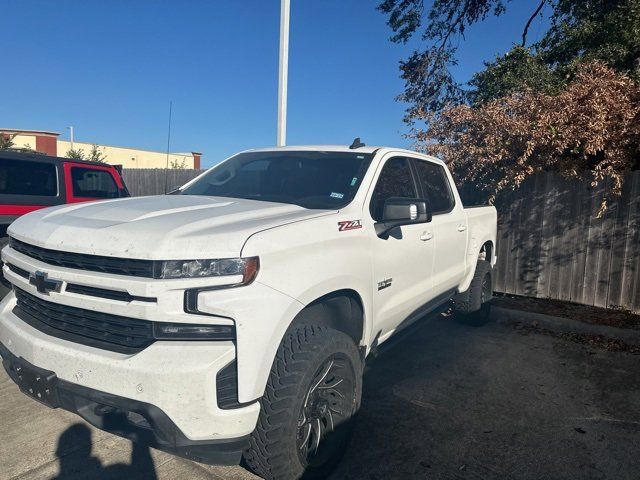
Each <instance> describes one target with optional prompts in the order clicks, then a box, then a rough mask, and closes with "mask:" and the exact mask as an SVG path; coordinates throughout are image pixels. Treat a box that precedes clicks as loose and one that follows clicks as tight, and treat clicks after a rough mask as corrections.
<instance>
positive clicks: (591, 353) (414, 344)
mask: <svg viewBox="0 0 640 480" xmlns="http://www.w3.org/2000/svg"><path fill="white" fill-rule="evenodd" d="M493 320H494V321H491V322H489V323H487V324H485V325H483V326H480V327H473V326H470V325H465V324H462V323H459V322H457V321H456V320H454V319H452V318H447V317H442V316H441V317H435V318H431V319H426V320H424V321H422V322H420V323H419V324H418V325H417V326H413V327H411V328H410V329H408V330H407V331H406V333H404V334H401V335H400V338H398V339H395V340H393V343H392V344H391V345H390V346H388V347H385V348H384V349H383V351H382V352H381V353H380V355H379V356H378V358H376V359H375V360H373V361H371V362H370V363H369V364H368V366H367V369H366V372H365V381H364V396H363V402H362V408H361V411H360V414H359V418H358V421H357V426H356V429H355V432H354V437H353V440H352V442H351V444H350V445H349V448H348V449H347V451H346V453H345V457H344V460H343V461H342V462H341V464H340V465H339V467H338V469H337V470H336V472H335V473H334V475H333V476H332V479H334V480H338V479H340V480H349V479H366V480H382V479H385V480H387V479H403V480H405V479H536V480H538V479H541V478H544V479H569V480H571V479H581V480H582V479H616V480H624V479H629V480H631V479H634V480H637V479H638V478H640V473H638V472H640V455H638V444H639V439H640V368H639V367H640V356H639V355H632V354H629V353H616V352H608V351H605V350H599V349H594V348H592V347H586V346H583V345H580V344H576V343H572V342H568V341H565V340H559V339H555V338H552V337H549V336H543V335H538V334H535V333H527V332H525V331H521V330H516V329H514V328H513V327H510V326H508V325H504V324H500V323H498V322H497V321H495V320H498V319H497V318H494V319H493ZM0 425H2V441H0V478H1V479H42V478H54V477H57V476H59V477H58V478H65V479H70V480H76V479H85V478H92V479H96V478H100V479H102V478H129V479H147V478H149V479H153V478H159V479H178V478H185V479H254V478H257V477H254V476H253V475H251V474H250V473H248V472H247V471H245V470H244V469H242V468H241V467H230V468H229V467H225V468H222V467H212V466H206V465H201V464H197V463H194V462H190V461H188V460H183V459H180V458H177V457H173V456H171V455H168V454H165V453H163V452H159V451H156V450H153V449H148V448H146V447H143V448H140V447H136V448H132V445H131V443H130V442H129V441H127V440H124V439H121V438H118V437H115V436H113V435H110V434H107V433H104V432H101V431H99V430H96V429H94V428H93V427H91V426H88V424H86V423H85V422H84V421H82V420H81V419H80V418H79V417H77V416H74V415H72V414H70V413H68V412H64V411H61V410H50V409H48V408H47V407H44V406H42V405H40V404H38V403H37V402H35V401H33V400H30V399H28V398H27V397H25V396H24V395H22V394H21V393H20V392H19V391H18V389H17V387H16V386H15V385H14V384H13V383H12V382H11V381H10V380H9V379H8V377H7V376H6V374H5V373H4V371H2V372H1V373H0Z"/></svg>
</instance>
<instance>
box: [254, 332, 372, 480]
mask: <svg viewBox="0 0 640 480" xmlns="http://www.w3.org/2000/svg"><path fill="white" fill-rule="evenodd" d="M332 358H339V359H340V365H342V364H343V363H344V364H345V365H348V366H349V368H348V371H350V372H351V371H352V372H353V380H352V381H348V382H347V387H346V388H347V390H348V391H351V387H352V389H353V398H352V399H351V398H349V400H348V401H347V402H346V404H347V405H348V409H345V416H347V417H348V419H347V420H346V421H344V422H343V423H342V424H340V425H339V428H336V430H335V431H336V432H337V433H335V435H334V436H333V437H331V438H329V440H325V441H326V442H327V444H326V445H325V444H323V443H321V444H320V445H321V447H322V446H323V445H325V447H326V448H327V450H325V453H329V454H330V456H329V457H328V458H327V459H326V461H324V460H323V463H322V464H320V465H310V464H308V463H307V462H306V461H305V460H303V459H302V458H301V456H300V454H299V450H300V448H299V445H298V442H299V436H298V435H299V429H300V428H302V427H300V423H299V422H300V415H301V412H302V410H303V406H304V405H306V404H307V402H308V399H309V392H310V391H311V390H310V389H311V388H312V385H313V382H316V379H317V378H318V377H317V375H318V371H319V369H320V368H322V366H323V365H325V362H326V361H328V360H331V359H332ZM343 371H346V370H343ZM316 386H317V385H316ZM343 388H344V385H343ZM361 395H362V361H361V359H360V354H359V352H358V348H357V346H356V345H355V343H354V341H353V340H352V339H351V338H350V337H349V336H347V335H346V334H344V333H342V332H339V331H337V330H333V329H330V328H326V327H320V326H316V325H297V326H295V327H292V328H291V329H290V330H289V331H288V332H287V333H286V334H285V337H284V339H283V340H282V343H281V344H280V347H279V348H278V352H277V354H276V358H275V360H274V362H273V366H272V367H271V373H270V375H269V380H268V382H267V386H266V389H265V393H264V396H263V397H262V398H261V400H260V415H259V417H258V423H257V426H256V429H255V430H254V432H253V433H252V435H251V438H250V446H249V448H248V449H247V450H246V451H245V452H244V455H243V457H244V463H245V466H247V467H248V468H249V469H250V470H252V471H253V472H254V473H256V474H257V475H259V476H261V477H263V478H265V479H267V480H293V479H298V478H301V477H302V476H303V475H304V478H325V477H326V476H327V475H328V473H329V472H330V471H331V470H332V469H333V468H334V467H335V465H336V464H337V463H338V462H339V460H340V458H341V456H342V453H343V452H344V450H345V447H346V444H347V442H348V439H349V437H350V434H351V429H352V426H353V421H354V419H355V415H356V413H357V411H358V409H359V408H360V399H361ZM343 401H344V400H343ZM332 422H333V420H332ZM330 436H331V435H330ZM331 442H333V443H331ZM318 451H322V450H320V449H318Z"/></svg>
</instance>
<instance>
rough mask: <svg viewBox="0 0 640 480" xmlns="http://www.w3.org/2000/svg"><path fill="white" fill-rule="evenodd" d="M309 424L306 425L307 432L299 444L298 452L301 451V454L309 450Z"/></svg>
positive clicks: (310, 428)
mask: <svg viewBox="0 0 640 480" xmlns="http://www.w3.org/2000/svg"><path fill="white" fill-rule="evenodd" d="M311 430H312V427H311V423H307V432H306V434H305V436H304V439H303V441H302V443H301V444H300V450H302V451H303V452H306V451H307V450H308V448H309V437H310V436H311Z"/></svg>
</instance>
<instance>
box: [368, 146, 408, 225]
mask: <svg viewBox="0 0 640 480" xmlns="http://www.w3.org/2000/svg"><path fill="white" fill-rule="evenodd" d="M391 197H402V198H417V197H418V196H417V193H416V188H415V184H414V182H413V177H412V176H411V169H410V167H409V162H408V161H407V159H406V158H402V157H396V158H392V159H390V160H387V163H385V164H384V167H382V172H380V177H378V183H376V188H375V189H374V190H373V195H372V196H371V203H370V205H369V211H370V212H371V217H372V218H373V219H374V220H375V221H377V222H379V221H380V220H382V212H383V210H384V203H385V202H386V201H387V199H388V198H391Z"/></svg>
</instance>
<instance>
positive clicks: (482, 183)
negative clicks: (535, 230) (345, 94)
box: [416, 63, 640, 213]
mask: <svg viewBox="0 0 640 480" xmlns="http://www.w3.org/2000/svg"><path fill="white" fill-rule="evenodd" d="M416 135H417V137H416V138H417V140H418V141H419V142H420V143H421V149H422V150H424V151H426V152H428V153H431V154H434V155H437V156H440V157H442V158H444V159H446V161H447V162H448V164H449V166H450V168H451V169H452V170H453V171H454V173H455V175H456V177H457V178H458V179H459V180H461V181H462V182H465V183H470V184H473V185H475V186H477V187H478V189H479V190H481V191H484V192H486V193H487V194H488V195H489V196H491V197H493V198H495V197H496V195H498V194H500V193H501V192H503V191H505V190H509V189H513V188H517V187H518V186H519V185H520V184H521V183H522V182H523V181H524V179H525V178H527V177H528V176H529V175H532V174H534V173H537V172H540V171H549V170H553V171H556V172H559V173H560V174H562V175H564V176H565V177H568V178H582V177H583V175H584V173H583V172H587V175H588V178H590V180H591V183H592V185H596V184H597V183H598V182H600V181H602V180H603V179H604V178H605V176H606V177H609V178H610V179H611V180H612V181H611V182H609V184H608V185H609V187H608V193H609V198H610V196H611V195H619V194H620V192H621V189H622V182H623V179H624V174H625V173H626V172H627V171H629V170H631V168H633V167H634V163H635V162H637V159H638V158H639V157H640V144H639V141H638V139H639V138H640V86H638V84H636V83H635V82H634V81H633V80H632V79H631V78H630V77H628V76H624V75H621V74H619V73H617V72H616V71H615V70H613V69H612V68H610V67H607V66H605V65H603V64H601V63H591V64H586V65H583V66H582V67H581V68H580V69H579V70H578V71H577V72H576V75H575V77H574V79H573V80H572V81H571V82H570V83H569V84H568V85H567V87H566V88H565V89H563V90H562V91H561V92H560V93H558V94H557V95H550V94H547V93H542V92H536V91H535V90H533V89H526V90H524V91H519V92H514V93H511V94H509V95H506V96H503V97H500V98H497V99H493V100H490V101H487V102H484V103H482V104H481V105H480V106H476V107H471V106H469V105H457V106H452V107H449V108H447V109H445V110H444V111H443V112H442V114H441V115H440V116H439V118H438V119H437V120H436V121H434V122H432V123H431V124H430V125H429V128H428V129H427V130H425V131H421V132H419V133H417V134H416ZM607 200H608V198H607V197H605V199H604V200H603V203H602V205H601V208H600V212H599V213H601V212H602V211H604V209H605V208H606V206H607Z"/></svg>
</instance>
